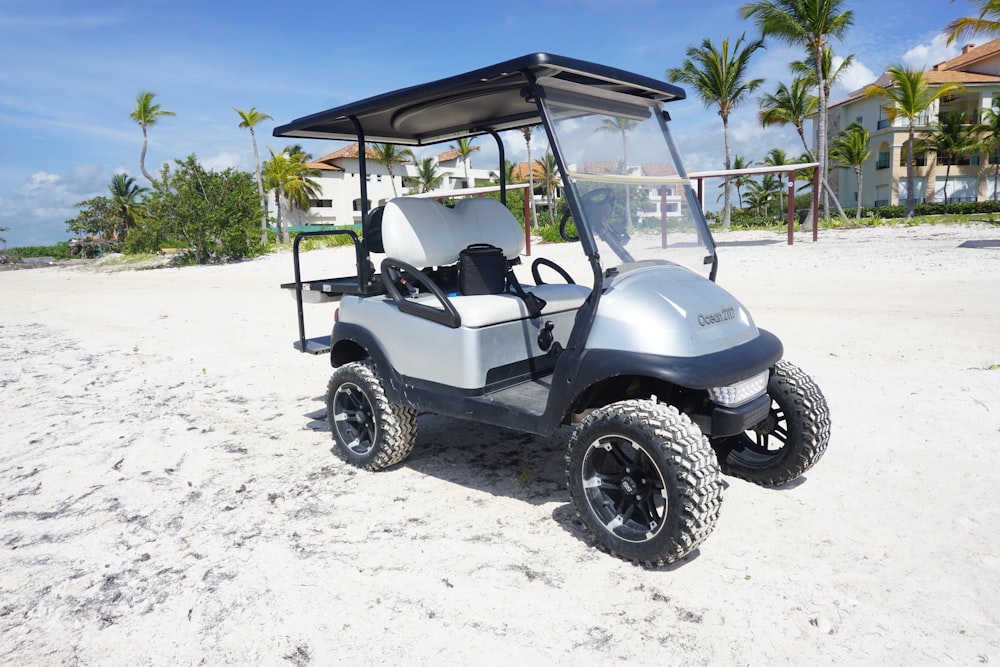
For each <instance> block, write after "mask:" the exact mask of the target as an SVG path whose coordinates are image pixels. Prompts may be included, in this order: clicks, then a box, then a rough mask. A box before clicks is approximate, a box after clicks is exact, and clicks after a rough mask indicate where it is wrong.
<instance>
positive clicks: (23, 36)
mask: <svg viewBox="0 0 1000 667" xmlns="http://www.w3.org/2000/svg"><path fill="white" fill-rule="evenodd" d="M742 4H744V3H743V2H742V1H741V2H720V1H717V0H702V1H701V2H690V3H684V2H678V1H677V0H531V1H530V2H527V1H522V0H508V1H507V2H504V3H488V4H487V3H475V2H470V3H458V4H456V3H447V6H446V4H445V3H440V4H439V3H416V4H414V3H411V2H405V3H404V2H397V1H395V0H388V1H385V0H384V1H382V2H331V1H330V0H324V1H322V2H317V1H315V0H299V1H298V2H295V3H274V2H259V1H258V0H244V1H243V2H241V3H231V2H214V1H212V0H198V1H197V2H194V1H188V0H142V1H141V2H138V1H133V0H128V1H125V0H120V1H119V0H94V1H92V2H86V3H84V2H79V0H0V227H8V228H10V230H9V231H7V232H0V236H2V237H4V238H6V239H7V242H8V245H9V246H18V245H34V244H49V243H54V242H57V241H60V240H65V239H66V238H68V234H67V233H66V227H65V221H66V220H67V219H69V218H72V217H73V216H74V215H76V212H77V209H76V208H74V204H75V203H77V202H79V201H82V200H84V199H87V198H89V197H93V196H96V195H102V194H107V186H108V183H109V182H110V181H111V178H112V175H113V174H114V173H115V172H116V171H124V172H127V173H128V174H130V175H131V176H133V177H135V178H136V180H137V181H139V182H140V183H142V184H146V183H145V180H144V179H143V178H142V176H141V174H140V173H139V152H140V150H141V148H142V134H141V131H140V129H139V127H138V125H136V124H135V123H134V122H133V121H132V120H131V119H130V118H129V113H130V112H131V111H132V109H133V107H134V102H135V97H136V95H137V94H138V93H139V92H140V91H142V90H150V91H153V92H154V93H156V101H157V102H159V103H160V104H162V106H163V108H164V109H168V110H170V111H173V112H175V113H176V114H177V115H176V117H172V118H165V119H163V120H162V121H161V122H160V123H159V124H158V125H157V126H155V127H153V128H152V129H151V130H150V144H149V152H148V155H147V158H146V164H147V169H148V170H149V171H150V172H151V173H156V172H157V171H158V170H159V166H160V165H161V164H163V163H164V162H169V161H172V160H174V159H182V158H184V157H186V156H187V155H189V154H191V153H194V154H196V155H197V156H198V158H199V159H200V160H201V162H202V163H203V164H205V165H206V166H209V167H213V168H225V167H229V166H236V167H239V168H242V169H247V170H250V169H252V165H253V150H252V147H251V143H250V135H249V132H247V131H246V130H241V129H239V127H238V123H239V118H238V116H237V115H236V113H235V112H234V111H233V107H238V108H241V109H249V108H250V107H257V108H258V109H259V110H260V111H262V112H264V113H267V114H269V115H271V116H273V118H274V120H273V121H267V122H265V123H263V124H261V125H259V126H258V128H257V134H258V143H259V144H260V148H261V152H262V154H263V155H266V154H267V150H266V147H267V146H271V147H273V148H275V149H280V148H281V147H282V146H284V145H285V143H286V142H285V141H284V140H281V139H276V138H274V137H271V130H272V129H273V128H274V126H275V125H277V124H282V123H286V122H288V121H291V120H293V119H295V118H298V117H300V116H303V115H306V114H310V113H314V112H316V111H320V110H323V109H327V108H330V107H333V106H336V105H338V104H341V103H344V102H349V101H352V100H355V99H359V98H362V97H367V96H369V95H374V94H377V93H382V92H386V91H389V90H393V89H396V88H400V87H404V86H408V85H413V84H417V83H421V82H424V81H430V80H433V79H437V78H441V77H444V76H449V75H452V74H457V73H459V72H463V71H467V70H470V69H475V68H477V67H481V66H484V65H488V64H490V63H493V62H498V61H501V60H506V59H509V58H513V57H516V56H520V55H523V54H526V53H532V52H536V51H548V52H551V53H557V54H560V55H565V56H570V57H573V58H580V59H583V60H592V61H596V62H600V63H603V64H607V65H611V66H615V67H620V68H623V69H628V70H633V71H636V72H639V73H641V74H645V75H647V76H652V77H656V78H662V77H663V76H664V71H665V70H666V69H667V68H669V67H673V66H676V65H679V64H680V63H681V61H682V59H683V57H684V52H685V50H686V49H687V47H688V46H691V45H694V44H697V43H700V41H701V40H702V39H703V38H705V37H708V38H711V39H712V40H713V41H716V42H718V41H719V40H720V39H722V38H724V37H730V38H732V39H735V38H736V37H738V36H739V35H740V34H741V33H743V32H746V33H747V34H748V36H751V37H755V36H756V35H757V30H756V27H755V26H754V25H753V24H752V23H751V22H748V21H744V20H742V19H741V18H740V17H739V12H738V10H739V7H740V6H741V5H742ZM844 8H845V9H850V10H853V12H854V19H855V21H854V26H853V27H852V28H851V30H850V32H849V33H848V35H847V37H846V39H845V40H844V41H843V42H838V43H835V44H834V47H835V52H836V53H838V54H843V55H846V54H851V53H853V54H855V66H854V68H853V70H852V71H851V72H850V75H849V76H848V77H847V81H846V85H845V86H843V87H841V88H840V89H836V90H835V91H834V93H833V98H834V99H837V98H838V97H842V96H843V95H844V94H845V93H846V92H847V90H848V89H854V88H858V87H860V86H862V85H864V84H866V83H869V82H870V81H872V80H873V79H874V78H875V76H876V75H877V74H878V73H879V72H881V71H882V70H884V69H885V68H886V67H887V66H888V65H890V64H893V63H899V62H903V63H906V64H908V65H911V66H915V67H924V66H928V67H929V66H931V65H933V64H934V63H937V62H940V61H942V60H945V59H947V58H950V57H953V56H954V55H956V54H957V53H958V47H957V46H953V47H950V48H946V47H945V46H944V42H943V40H942V39H941V37H940V32H941V30H942V29H943V28H944V26H945V25H947V23H948V22H950V21H951V20H953V19H954V18H957V17H959V16H966V15H972V14H974V13H975V8H976V5H974V4H973V3H971V2H963V1H962V0H959V1H958V2H954V3H953V2H950V1H949V0H921V1H920V2H919V3H917V2H914V1H913V0H878V1H877V2H874V1H871V0H869V1H867V2H861V1H860V0H846V1H845V3H844ZM368 10H370V11H368ZM979 41H980V42H981V41H983V40H979ZM803 55H804V54H802V53H800V52H799V51H798V50H795V49H792V48H790V47H787V46H784V45H782V44H780V43H777V42H772V41H769V42H768V44H767V50H766V51H763V52H759V55H758V56H757V57H756V59H755V61H754V64H753V67H752V71H751V75H752V76H754V77H761V78H766V79H767V82H766V83H765V84H764V86H763V89H766V90H773V89H774V87H775V86H776V85H777V83H778V82H779V81H788V80H789V76H788V69H787V63H788V61H789V60H795V59H800V58H802V57H803ZM670 109H671V114H672V116H673V118H674V121H675V122H674V125H673V128H674V132H675V134H676V136H677V139H678V143H679V145H680V147H681V150H682V151H683V152H684V153H685V155H686V160H687V166H688V169H689V170H699V169H709V168H712V169H715V168H720V167H721V166H722V162H723V143H722V134H721V123H720V121H719V118H718V116H717V115H716V114H715V112H714V111H711V110H706V109H705V108H704V107H703V106H702V105H701V103H700V101H698V100H697V98H695V97H694V96H693V95H692V96H691V97H689V98H688V100H686V101H684V102H681V103H679V104H675V105H672V106H671V108H670ZM756 110H757V108H756V104H755V103H753V104H750V105H747V106H746V107H745V108H743V109H741V110H740V111H738V112H737V114H736V115H735V116H734V117H733V119H732V121H731V129H732V141H733V147H734V151H735V152H736V153H739V154H741V155H745V156H747V157H750V158H751V159H754V160H759V159H761V158H762V157H763V155H764V154H765V153H766V152H767V151H768V150H769V149H771V148H775V147H777V148H782V149H784V150H786V151H788V152H789V153H796V154H797V153H798V152H800V151H799V148H800V144H799V143H798V139H797V137H796V136H795V135H794V132H793V131H792V130H791V129H786V130H781V129H767V130H762V129H761V128H760V126H759V124H758V123H757V121H756ZM303 143H304V144H305V147H306V149H307V150H309V151H310V152H312V153H313V154H314V155H321V154H323V153H325V152H327V151H328V150H331V149H334V148H336V147H337V144H331V143H328V142H319V141H313V142H303ZM518 144H519V145H518ZM508 151H509V158H510V159H512V160H516V159H518V158H520V159H524V158H525V155H524V146H523V142H513V141H512V143H511V145H510V146H509V148H508ZM494 155H495V152H494ZM489 159H490V153H489V152H488V151H486V150H484V151H482V152H481V155H480V154H477V155H476V157H475V158H474V161H475V162H476V166H483V167H486V166H491V164H488V163H489Z"/></svg>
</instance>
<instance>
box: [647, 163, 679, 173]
mask: <svg viewBox="0 0 1000 667" xmlns="http://www.w3.org/2000/svg"><path fill="white" fill-rule="evenodd" d="M640 166H641V169H642V175H643V176H676V175H677V170H676V169H675V168H674V165H672V164H669V163H667V162H643V163H642V165H640Z"/></svg>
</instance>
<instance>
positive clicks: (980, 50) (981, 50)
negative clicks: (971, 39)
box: [930, 39, 1000, 71]
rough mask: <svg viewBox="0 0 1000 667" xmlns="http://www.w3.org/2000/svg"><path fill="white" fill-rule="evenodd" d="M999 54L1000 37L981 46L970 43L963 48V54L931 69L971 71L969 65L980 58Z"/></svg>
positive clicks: (983, 58)
mask: <svg viewBox="0 0 1000 667" xmlns="http://www.w3.org/2000/svg"><path fill="white" fill-rule="evenodd" d="M997 54H1000V39H994V40H992V41H990V42H986V43H985V44H980V45H979V46H974V45H972V44H969V45H967V46H965V47H964V48H963V49H962V54H961V55H960V56H957V57H955V58H952V59H951V60H945V61H944V62H940V63H938V64H937V65H935V66H934V67H932V68H931V70H930V71H934V70H937V71H945V70H951V71H954V70H962V71H969V69H968V66H969V65H971V64H973V63H975V62H978V61H980V60H985V59H986V58H991V57H993V56H995V55H997Z"/></svg>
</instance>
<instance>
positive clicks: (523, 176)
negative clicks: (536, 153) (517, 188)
mask: <svg viewBox="0 0 1000 667" xmlns="http://www.w3.org/2000/svg"><path fill="white" fill-rule="evenodd" d="M528 172H531V174H532V176H533V177H534V178H542V176H541V172H540V171H539V168H538V165H537V164H535V163H534V162H532V163H531V166H530V167H529V166H528V163H527V162H521V163H519V164H517V165H515V166H514V178H515V179H516V180H518V181H520V182H524V183H526V182H527V181H528Z"/></svg>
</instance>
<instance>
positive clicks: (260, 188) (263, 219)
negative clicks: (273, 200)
mask: <svg viewBox="0 0 1000 667" xmlns="http://www.w3.org/2000/svg"><path fill="white" fill-rule="evenodd" d="M250 141H252V142H253V166H254V168H255V169H256V170H257V196H258V197H260V242H261V244H264V243H267V195H265V194H264V177H263V176H262V175H261V173H260V153H259V152H258V151H257V137H256V135H255V134H254V131H253V127H251V128H250Z"/></svg>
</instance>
